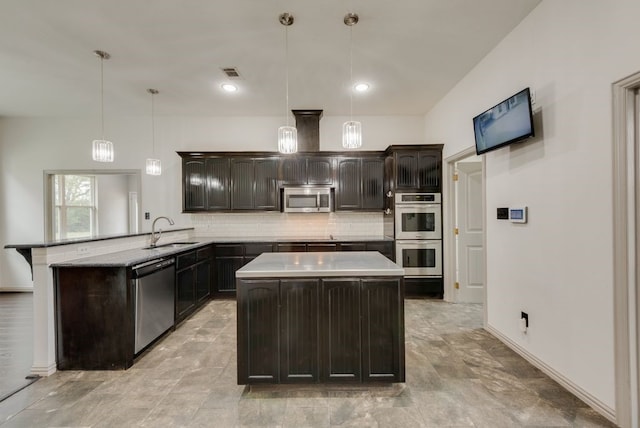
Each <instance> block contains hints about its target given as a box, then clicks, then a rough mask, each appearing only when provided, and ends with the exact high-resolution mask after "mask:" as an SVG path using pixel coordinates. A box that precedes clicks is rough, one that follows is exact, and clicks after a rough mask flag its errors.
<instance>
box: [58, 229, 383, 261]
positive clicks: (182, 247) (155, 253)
mask: <svg viewBox="0 0 640 428" xmlns="http://www.w3.org/2000/svg"><path fill="white" fill-rule="evenodd" d="M188 241H189V242H188V243H180V244H177V245H172V244H171V243H163V242H162V241H160V244H159V246H158V247H156V248H153V249H145V248H136V249H133V250H125V251H117V252H113V253H107V254H102V255H96V256H90V257H83V258H78V259H73V260H68V261H65V262H60V263H54V264H52V265H51V266H52V267H86V266H95V267H129V266H133V265H137V264H139V263H144V262H147V261H150V260H154V259H158V258H163V257H171V256H174V255H176V254H179V253H183V252H185V251H190V250H194V249H197V248H200V247H204V246H206V245H210V244H216V243H251V242H273V243H277V242H334V243H337V242H350V241H393V239H392V238H387V237H380V236H357V237H355V236H350V237H348V238H347V237H334V238H333V239H331V238H304V237H288V238H275V237H273V236H270V237H267V236H254V237H251V238H247V237H242V238H238V237H204V236H195V237H193V238H190V239H188ZM280 254H284V253H280ZM383 258H384V259H385V260H387V258H386V257H383Z"/></svg>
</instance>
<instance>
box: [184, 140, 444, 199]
mask: <svg viewBox="0 0 640 428" xmlns="http://www.w3.org/2000/svg"><path fill="white" fill-rule="evenodd" d="M178 154H179V155H180V156H181V157H182V188H183V198H182V204H183V205H182V209H183V212H204V211H278V210H280V189H281V188H282V187H283V186H305V185H310V186H331V187H334V188H335V194H336V204H335V208H336V210H338V211H378V210H384V209H385V208H389V207H390V204H391V201H392V199H391V198H386V197H385V195H386V194H387V193H388V192H389V191H391V194H392V193H393V192H396V191H399V192H416V191H419V192H441V181H442V179H441V175H442V170H441V169H442V145H441V144H440V145H438V144H432V145H400V146H398V145H396V146H389V148H388V149H387V150H386V151H385V152H381V151H360V152H352V153H348V152H318V153H312V152H306V153H296V154H293V155H280V154H278V153H273V152H178ZM385 202H386V204H385Z"/></svg>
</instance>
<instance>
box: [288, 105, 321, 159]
mask: <svg viewBox="0 0 640 428" xmlns="http://www.w3.org/2000/svg"><path fill="white" fill-rule="evenodd" d="M291 112H292V113H293V115H294V116H295V117H296V128H297V129H298V151H299V152H319V151H320V119H322V110H291Z"/></svg>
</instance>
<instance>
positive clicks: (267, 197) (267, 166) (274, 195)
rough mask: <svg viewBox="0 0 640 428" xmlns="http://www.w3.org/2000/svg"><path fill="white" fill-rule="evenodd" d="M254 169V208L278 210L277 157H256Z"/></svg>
mask: <svg viewBox="0 0 640 428" xmlns="http://www.w3.org/2000/svg"><path fill="white" fill-rule="evenodd" d="M254 171H255V172H254V177H255V187H254V189H255V195H254V198H253V200H254V208H255V209H258V210H277V209H278V207H279V206H280V204H279V202H278V200H279V198H278V196H279V192H278V161H277V160H276V159H255V160H254Z"/></svg>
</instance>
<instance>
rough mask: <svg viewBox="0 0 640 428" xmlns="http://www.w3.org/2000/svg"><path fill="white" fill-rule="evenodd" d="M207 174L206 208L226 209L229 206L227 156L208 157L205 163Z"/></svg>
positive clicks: (228, 167)
mask: <svg viewBox="0 0 640 428" xmlns="http://www.w3.org/2000/svg"><path fill="white" fill-rule="evenodd" d="M205 167H206V174H207V209H208V210H228V209H230V208H231V192H230V189H229V181H230V173H231V171H230V166H229V159H227V158H210V159H207V160H206V163H205Z"/></svg>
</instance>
